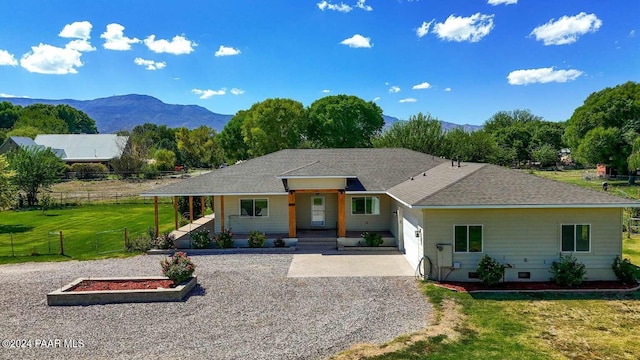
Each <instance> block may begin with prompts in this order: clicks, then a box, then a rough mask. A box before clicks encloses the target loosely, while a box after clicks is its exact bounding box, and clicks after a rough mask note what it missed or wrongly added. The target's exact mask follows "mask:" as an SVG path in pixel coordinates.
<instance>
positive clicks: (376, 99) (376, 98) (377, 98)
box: [371, 96, 381, 102]
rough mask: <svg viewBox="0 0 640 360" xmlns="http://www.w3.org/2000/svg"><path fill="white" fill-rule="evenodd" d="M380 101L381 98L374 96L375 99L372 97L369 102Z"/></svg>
mask: <svg viewBox="0 0 640 360" xmlns="http://www.w3.org/2000/svg"><path fill="white" fill-rule="evenodd" d="M380 99H381V98H380V96H376V97H374V98H373V100H371V101H373V102H376V101H378V100H380Z"/></svg>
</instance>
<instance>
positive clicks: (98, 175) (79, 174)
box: [69, 163, 109, 180]
mask: <svg viewBox="0 0 640 360" xmlns="http://www.w3.org/2000/svg"><path fill="white" fill-rule="evenodd" d="M69 171H71V172H72V173H75V177H76V179H78V180H91V179H106V178H107V174H109V169H107V167H106V166H105V165H104V164H100V163H75V164H72V165H71V166H70V167H69Z"/></svg>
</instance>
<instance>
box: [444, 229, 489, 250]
mask: <svg viewBox="0 0 640 360" xmlns="http://www.w3.org/2000/svg"><path fill="white" fill-rule="evenodd" d="M459 226H460V227H462V226H464V227H466V228H467V250H465V251H458V250H456V228H457V227H459ZM472 226H479V227H480V236H481V238H480V251H469V228H470V227H472ZM452 244H453V252H454V253H457V254H482V253H484V225H482V224H454V225H453V241H452Z"/></svg>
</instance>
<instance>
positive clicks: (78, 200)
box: [39, 191, 173, 205]
mask: <svg viewBox="0 0 640 360" xmlns="http://www.w3.org/2000/svg"><path fill="white" fill-rule="evenodd" d="M44 196H48V197H49V199H50V200H51V203H52V204H53V205H89V204H132V203H144V204H150V203H153V197H151V196H140V194H138V193H127V192H96V191H77V192H47V193H41V194H40V198H39V200H40V202H42V198H43V197H44ZM172 201H173V200H172V198H170V197H159V198H158V202H159V203H171V202H172Z"/></svg>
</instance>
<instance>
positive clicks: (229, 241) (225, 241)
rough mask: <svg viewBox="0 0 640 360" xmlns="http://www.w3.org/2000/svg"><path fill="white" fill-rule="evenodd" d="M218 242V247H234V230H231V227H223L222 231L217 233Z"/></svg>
mask: <svg viewBox="0 0 640 360" xmlns="http://www.w3.org/2000/svg"><path fill="white" fill-rule="evenodd" d="M216 243H217V244H218V247H220V248H222V249H228V248H230V247H233V232H231V229H222V231H221V232H220V233H219V234H218V235H216Z"/></svg>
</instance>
